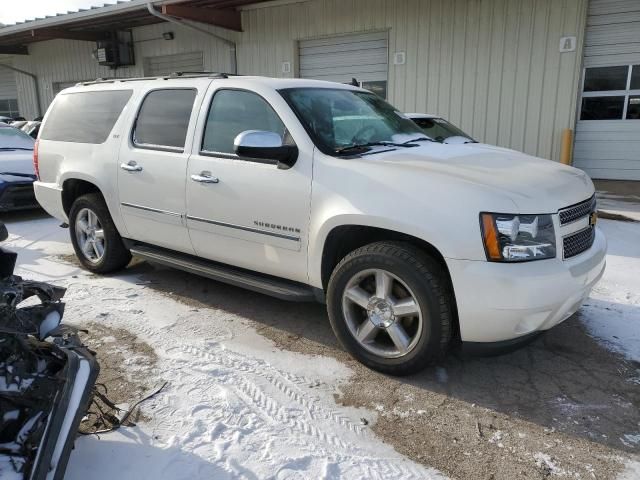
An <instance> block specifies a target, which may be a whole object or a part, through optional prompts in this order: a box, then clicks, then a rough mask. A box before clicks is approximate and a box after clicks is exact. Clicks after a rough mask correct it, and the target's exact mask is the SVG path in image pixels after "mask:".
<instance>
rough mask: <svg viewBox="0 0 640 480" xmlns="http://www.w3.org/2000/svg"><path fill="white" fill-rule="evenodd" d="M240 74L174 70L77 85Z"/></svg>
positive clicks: (98, 80)
mask: <svg viewBox="0 0 640 480" xmlns="http://www.w3.org/2000/svg"><path fill="white" fill-rule="evenodd" d="M236 76H238V75H236V74H234V73H223V72H206V71H203V72H172V73H170V74H169V75H160V76H157V77H132V78H96V79H95V80H90V81H88V82H78V83H76V86H81V85H96V84H100V83H116V82H139V81H143V80H169V79H175V78H198V77H208V78H229V77H236Z"/></svg>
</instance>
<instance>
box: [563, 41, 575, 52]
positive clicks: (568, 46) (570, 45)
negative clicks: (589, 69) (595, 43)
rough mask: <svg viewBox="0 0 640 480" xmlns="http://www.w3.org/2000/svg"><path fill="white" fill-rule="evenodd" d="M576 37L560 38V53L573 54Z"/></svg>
mask: <svg viewBox="0 0 640 480" xmlns="http://www.w3.org/2000/svg"><path fill="white" fill-rule="evenodd" d="M575 51H576V37H562V38H561V39H560V53H565V52H575Z"/></svg>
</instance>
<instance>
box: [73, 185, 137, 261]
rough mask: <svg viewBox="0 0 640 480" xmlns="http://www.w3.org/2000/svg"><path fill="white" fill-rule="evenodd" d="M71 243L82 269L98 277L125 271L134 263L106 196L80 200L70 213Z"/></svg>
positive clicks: (97, 195)
mask: <svg viewBox="0 0 640 480" xmlns="http://www.w3.org/2000/svg"><path fill="white" fill-rule="evenodd" d="M69 233H70V234H71V243H72V244H73V249H74V250H75V252H76V256H77V257H78V260H79V261H80V263H81V264H82V266H83V267H84V268H85V269H87V270H89V271H91V272H94V273H110V272H115V271H117V270H121V269H122V268H124V267H126V266H127V265H128V264H129V262H130V261H131V253H130V252H129V250H127V248H126V247H125V246H124V243H123V241H122V238H121V237H120V234H119V233H118V230H117V228H116V226H115V224H114V223H113V219H112V218H111V215H110V214H109V209H108V208H107V204H106V203H105V201H104V199H103V198H102V195H100V194H98V193H88V194H86V195H82V196H81V197H78V198H77V199H76V201H75V202H73V205H72V206H71V211H70V213H69Z"/></svg>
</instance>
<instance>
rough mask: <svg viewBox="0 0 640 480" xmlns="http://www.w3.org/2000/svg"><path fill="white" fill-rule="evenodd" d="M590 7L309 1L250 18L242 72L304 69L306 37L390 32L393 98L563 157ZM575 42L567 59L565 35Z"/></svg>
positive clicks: (550, 2)
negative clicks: (300, 62) (401, 58)
mask: <svg viewBox="0 0 640 480" xmlns="http://www.w3.org/2000/svg"><path fill="white" fill-rule="evenodd" d="M586 9H587V0H395V1H387V0H311V1H308V2H299V3H292V4H288V5H282V6H273V7H268V8H259V7H253V8H251V9H247V10H245V11H244V12H243V25H244V28H245V30H246V32H245V33H244V34H243V39H242V42H241V44H240V46H239V51H238V66H239V72H240V73H245V74H263V75H265V74H266V75H270V76H292V75H294V73H295V72H296V71H297V70H296V68H293V69H292V73H291V74H284V73H282V63H283V62H293V64H294V67H295V66H296V65H297V56H298V55H297V45H298V41H299V40H303V39H310V38H317V37H322V36H328V35H335V34H344V33H353V32H364V31H372V30H382V29H388V30H389V53H390V56H391V55H393V53H394V52H399V51H404V52H406V64H405V65H393V62H391V61H390V62H389V95H388V96H389V100H390V101H391V103H393V104H394V105H396V106H397V107H399V108H400V109H403V110H405V111H418V112H429V113H437V114H441V115H443V116H445V117H447V118H449V119H450V120H451V121H453V122H454V123H456V124H458V125H459V126H461V127H462V129H463V130H466V131H468V132H469V133H470V134H471V135H473V136H474V137H475V138H478V139H480V140H482V141H485V142H488V143H494V144H498V145H503V146H507V147H511V148H515V149H516V150H521V151H525V152H527V153H530V154H535V155H539V156H542V157H546V158H553V159H556V160H557V159H558V158H559V151H560V136H561V131H562V129H563V128H567V127H569V128H573V126H574V124H575V111H576V98H577V94H578V93H577V85H578V81H579V78H580V66H581V62H582V59H581V50H582V41H583V32H584V25H585V19H586ZM573 35H575V36H577V37H578V48H577V49H576V51H575V52H569V53H560V52H559V42H560V37H562V36H573Z"/></svg>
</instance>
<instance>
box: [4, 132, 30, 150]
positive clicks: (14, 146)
mask: <svg viewBox="0 0 640 480" xmlns="http://www.w3.org/2000/svg"><path fill="white" fill-rule="evenodd" d="M33 143H34V141H33V138H31V137H30V136H29V135H27V134H26V133H24V132H23V131H22V130H18V129H17V128H13V127H0V151H3V150H4V151H6V150H33Z"/></svg>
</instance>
